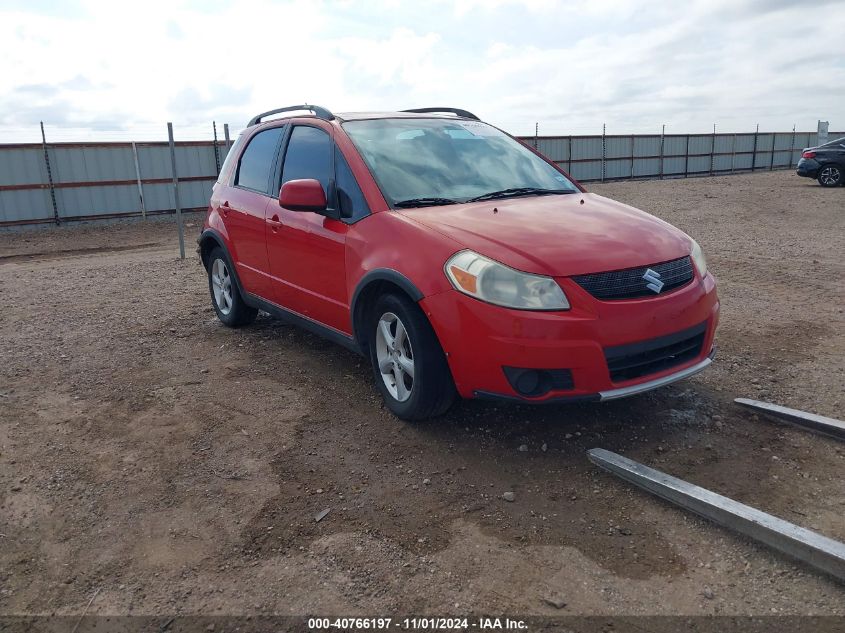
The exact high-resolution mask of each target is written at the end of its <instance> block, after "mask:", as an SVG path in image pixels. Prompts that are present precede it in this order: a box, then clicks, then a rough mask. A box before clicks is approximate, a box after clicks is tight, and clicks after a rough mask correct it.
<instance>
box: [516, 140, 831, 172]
mask: <svg viewBox="0 0 845 633" xmlns="http://www.w3.org/2000/svg"><path fill="white" fill-rule="evenodd" d="M839 136H845V133H842V132H831V133H829V134H828V138H829V139H831V140H832V139H835V138H838V137H839ZM520 138H521V140H523V141H524V142H526V143H528V144H529V145H531V146H533V147H535V148H536V149H537V150H538V151H540V152H541V153H542V154H544V155H545V156H547V157H548V158H550V159H551V160H553V161H555V162H556V163H557V164H558V165H560V166H561V167H563V168H564V169H566V171H567V172H569V173H570V174H572V176H573V177H574V178H576V179H577V180H580V181H582V182H595V181H600V182H602V181H606V180H624V179H632V178H668V177H684V176H707V175H711V176H712V175H717V174H718V175H721V174H727V173H734V172H740V171H757V170H761V169H762V170H771V169H784V168H793V167H794V166H795V164H796V163H797V162H798V159H799V158H801V150H802V149H803V148H805V147H812V146H814V145H817V144H818V135H817V133H816V132H769V133H763V132H751V133H748V134H653V135H649V134H637V135H626V136H618V135H600V134H599V135H596V136H537V137H535V136H523V137H520Z"/></svg>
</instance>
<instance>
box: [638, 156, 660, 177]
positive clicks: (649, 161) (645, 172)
mask: <svg viewBox="0 0 845 633" xmlns="http://www.w3.org/2000/svg"><path fill="white" fill-rule="evenodd" d="M658 175H660V159H659V158H640V159H637V160H635V161H634V178H646V177H648V176H658Z"/></svg>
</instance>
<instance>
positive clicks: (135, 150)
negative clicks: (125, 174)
mask: <svg viewBox="0 0 845 633" xmlns="http://www.w3.org/2000/svg"><path fill="white" fill-rule="evenodd" d="M132 158H133V159H134V160H135V180H137V181H138V198H139V199H140V200H141V217H142V218H143V219H145V220H146V219H147V208H146V206H144V187H143V186H141V166H140V165H139V164H138V148H137V147H136V146H135V141H132Z"/></svg>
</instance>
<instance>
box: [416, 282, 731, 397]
mask: <svg viewBox="0 0 845 633" xmlns="http://www.w3.org/2000/svg"><path fill="white" fill-rule="evenodd" d="M558 281H559V283H560V285H561V287H562V288H563V289H564V291H565V292H566V294H567V297H568V298H569V300H570V303H571V304H572V309H571V310H568V311H565V312H564V311H562V312H530V311H522V310H510V309H507V308H502V307H499V306H493V305H490V304H487V303H483V302H481V301H478V300H476V299H473V298H472V297H468V296H466V295H464V294H462V293H459V292H457V291H455V290H448V291H445V292H442V293H438V294H436V295H431V296H428V297H425V298H424V299H422V300H421V302H420V305H421V306H422V308H423V309H424V310H425V312H426V314H427V315H428V317H429V319H430V321H431V323H432V326H433V327H434V330H435V332H436V333H437V336H438V338H439V339H440V342H441V345H442V346H443V350H444V351H445V352H446V355H447V359H448V362H449V368H450V369H451V371H452V377H453V378H454V380H455V385H456V387H457V389H458V392H459V393H460V394H461V396H463V397H464V398H474V397H476V398H499V399H507V400H514V401H519V402H527V403H546V402H558V401H563V400H566V401H578V400H596V401H597V400H611V399H614V398H621V397H625V396H630V395H634V394H636V393H641V392H643V391H648V390H650V389H656V388H658V387H661V386H664V385H666V384H669V383H671V382H674V381H676V380H681V379H683V378H686V377H688V376H691V375H693V374H695V373H698V372H699V371H701V370H703V369H705V368H706V367H707V366H708V365H709V364H710V362H711V355H712V350H713V339H714V334H715V330H716V326H717V324H718V315H719V301H718V298H717V296H716V287H715V280H714V279H713V277H712V276H711V275H709V274H708V275H707V276H706V277H705V278H704V279H701V278H700V277H698V275H697V274H696V277H695V279H694V280H693V281H692V282H690V283H689V284H687V285H686V286H684V287H683V288H679V289H677V290H674V291H672V292H669V293H667V294H666V295H663V296H655V297H649V298H644V299H630V300H621V301H598V300H596V299H594V298H593V297H592V296H591V295H589V294H588V293H587V292H586V291H584V290H583V289H582V288H581V287H580V286H578V285H577V284H576V283H575V282H573V281H571V280H570V279H559V280H558ZM701 324H704V335H703V339H702V342H701V347H700V352H699V353H697V354H696V355H695V356H694V357H692V358H687V359H686V360H685V361H684V362H683V363H681V364H678V365H673V366H671V367H668V368H665V369H662V370H660V371H655V372H654V373H650V374H647V375H642V376H638V377H636V378H634V379H631V380H621V379H617V380H616V381H614V380H613V379H612V378H611V371H610V369H609V366H608V360H607V357H606V354H605V351H606V350H607V349H608V348H616V347H618V346H626V345H630V344H632V343H638V342H646V341H651V340H653V339H658V338H660V337H663V336H668V335H672V334H674V333H677V332H681V331H683V330H687V329H689V328H694V327H696V326H700V325H701ZM503 367H523V368H533V369H548V370H554V369H567V370H569V371H570V372H571V375H572V386H571V388H567V389H553V390H550V391H548V392H546V393H543V394H542V395H540V396H537V397H527V396H524V395H521V394H519V393H518V392H517V391H516V390H515V389H514V387H513V386H512V385H511V383H510V382H509V381H508V379H507V377H506V375H505V372H504V370H503Z"/></svg>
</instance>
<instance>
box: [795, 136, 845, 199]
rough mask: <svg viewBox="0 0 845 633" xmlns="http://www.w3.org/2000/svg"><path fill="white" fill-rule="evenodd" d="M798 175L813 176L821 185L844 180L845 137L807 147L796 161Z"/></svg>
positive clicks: (838, 182)
mask: <svg viewBox="0 0 845 633" xmlns="http://www.w3.org/2000/svg"><path fill="white" fill-rule="evenodd" d="M797 173H798V175H799V176H804V177H805V178H815V179H816V180H818V181H819V184H820V185H821V186H822V187H836V186H838V185H841V184H843V182H845V137H843V138H838V139H836V140H835V141H830V142H828V143H825V144H824V145H819V146H818V147H808V148H807V149H805V150H804V152H803V153H802V154H801V160H799V161H798V172H797Z"/></svg>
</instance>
